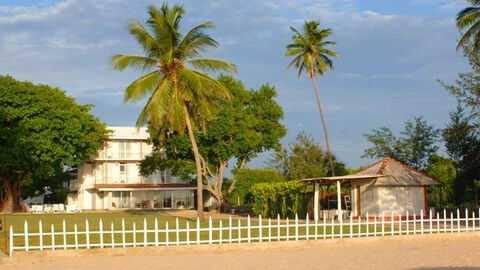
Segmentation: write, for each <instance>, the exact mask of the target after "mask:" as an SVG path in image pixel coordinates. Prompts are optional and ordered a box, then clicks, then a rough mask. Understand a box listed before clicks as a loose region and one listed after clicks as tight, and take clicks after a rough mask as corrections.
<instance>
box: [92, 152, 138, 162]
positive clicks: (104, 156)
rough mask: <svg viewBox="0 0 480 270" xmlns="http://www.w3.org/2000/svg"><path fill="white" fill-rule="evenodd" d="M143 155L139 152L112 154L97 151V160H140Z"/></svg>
mask: <svg viewBox="0 0 480 270" xmlns="http://www.w3.org/2000/svg"><path fill="white" fill-rule="evenodd" d="M144 156H145V153H140V152H112V151H108V150H100V151H98V156H97V157H95V158H94V159H97V160H104V159H107V160H140V159H143V157H144Z"/></svg>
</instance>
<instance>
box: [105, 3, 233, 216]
mask: <svg viewBox="0 0 480 270" xmlns="http://www.w3.org/2000/svg"><path fill="white" fill-rule="evenodd" d="M184 13H185V11H184V9H183V7H182V6H178V5H174V6H172V7H169V6H168V4H167V3H164V4H163V5H162V6H161V7H160V8H157V7H155V6H153V5H151V6H149V7H148V14H149V16H150V18H149V19H148V20H147V22H146V24H147V27H148V28H149V29H147V28H145V27H144V26H143V25H142V24H141V23H139V22H138V21H135V20H132V21H130V23H129V25H128V31H129V33H130V34H131V35H133V36H134V37H135V38H136V40H137V41H138V43H139V44H140V46H141V47H142V49H143V52H144V54H143V55H124V54H117V55H114V56H113V58H112V66H113V67H114V68H116V69H118V70H124V69H125V68H127V67H129V68H132V69H135V70H139V71H142V72H147V74H146V75H143V76H142V77H140V78H138V79H137V80H135V81H134V82H132V83H131V84H130V85H129V86H128V87H127V88H126V90H125V96H124V100H125V102H128V101H139V100H143V99H144V98H146V97H148V101H147V103H146V105H145V107H144V108H143V110H142V112H141V114H140V116H139V118H138V120H137V125H138V126H141V125H145V124H147V123H148V124H149V125H150V127H152V128H153V129H156V130H157V132H156V135H157V138H155V139H158V140H160V141H162V140H163V139H164V138H165V135H166V134H169V133H171V132H176V133H178V134H183V133H184V132H185V131H187V133H188V137H189V140H190V144H191V149H192V151H193V156H194V160H195V168H196V176H197V209H198V211H197V215H198V217H199V218H200V219H203V203H202V202H203V199H202V174H203V171H204V170H205V167H206V164H204V162H203V158H202V157H201V156H200V152H199V149H198V145H197V142H196V139H195V134H194V132H195V130H198V129H202V128H203V127H204V126H205V123H206V121H208V120H209V119H211V118H213V117H214V116H215V114H216V113H217V112H218V110H219V109H220V105H219V102H220V101H221V100H224V99H228V97H229V93H228V89H227V88H225V87H224V86H223V85H222V84H221V83H220V82H218V81H217V80H215V79H214V78H212V77H210V76H209V75H207V72H215V71H224V72H234V71H236V67H235V65H233V64H231V63H229V62H226V61H222V60H218V59H212V58H200V56H201V54H202V53H203V52H205V51H206V50H208V49H210V48H214V47H218V46H219V43H218V42H217V41H215V40H214V39H213V38H211V37H210V36H209V35H207V34H206V33H205V30H207V29H211V28H213V27H214V25H213V24H212V23H211V22H204V23H201V24H199V25H197V26H195V27H193V28H192V29H191V30H190V31H188V32H187V33H186V34H185V35H183V34H182V33H180V23H181V21H182V18H183V15H184Z"/></svg>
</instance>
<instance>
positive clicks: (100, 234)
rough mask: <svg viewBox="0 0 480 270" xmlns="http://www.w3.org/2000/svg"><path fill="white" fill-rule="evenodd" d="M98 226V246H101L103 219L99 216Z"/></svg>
mask: <svg viewBox="0 0 480 270" xmlns="http://www.w3.org/2000/svg"><path fill="white" fill-rule="evenodd" d="M98 228H99V236H100V248H103V221H102V219H101V218H100V221H99V222H98Z"/></svg>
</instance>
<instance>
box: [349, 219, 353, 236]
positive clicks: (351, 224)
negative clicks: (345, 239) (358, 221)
mask: <svg viewBox="0 0 480 270" xmlns="http://www.w3.org/2000/svg"><path fill="white" fill-rule="evenodd" d="M349 225H350V238H352V237H353V215H350V224H349Z"/></svg>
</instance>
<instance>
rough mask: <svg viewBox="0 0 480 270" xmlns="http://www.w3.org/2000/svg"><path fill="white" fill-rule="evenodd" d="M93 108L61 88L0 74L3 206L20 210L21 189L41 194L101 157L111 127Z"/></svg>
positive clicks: (0, 150) (0, 169)
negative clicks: (99, 151)
mask: <svg viewBox="0 0 480 270" xmlns="http://www.w3.org/2000/svg"><path fill="white" fill-rule="evenodd" d="M90 109H91V106H90V105H78V104H76V103H75V100H74V99H73V98H71V97H68V96H67V95H65V93H64V92H63V91H62V90H60V89H58V88H52V87H50V86H47V85H35V84H33V83H30V82H20V81H17V80H15V79H14V78H12V77H9V76H0V122H1V123H0V160H1V161H2V162H0V180H1V184H2V185H3V186H2V188H1V190H0V206H3V208H4V209H6V210H20V207H21V206H20V202H19V199H20V192H21V186H22V185H24V186H29V187H30V188H29V189H26V190H29V191H30V192H31V193H33V192H35V191H39V189H40V190H41V188H42V187H46V186H47V187H48V186H50V185H52V183H51V181H49V179H50V180H51V179H54V178H55V177H57V176H58V175H59V174H61V173H62V172H63V170H64V168H65V167H67V166H75V165H77V164H79V163H81V162H83V161H85V160H86V159H88V158H90V157H92V156H95V155H96V154H97V149H98V147H99V146H100V145H101V143H102V142H103V141H104V140H105V139H106V138H107V129H106V126H105V125H104V124H102V123H101V122H100V121H99V119H98V118H96V117H94V116H93V115H92V114H90V113H89V111H90ZM61 180H62V178H60V180H59V181H61ZM54 182H55V181H54ZM32 186H35V187H36V188H33V189H32V188H31V187H32Z"/></svg>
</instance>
